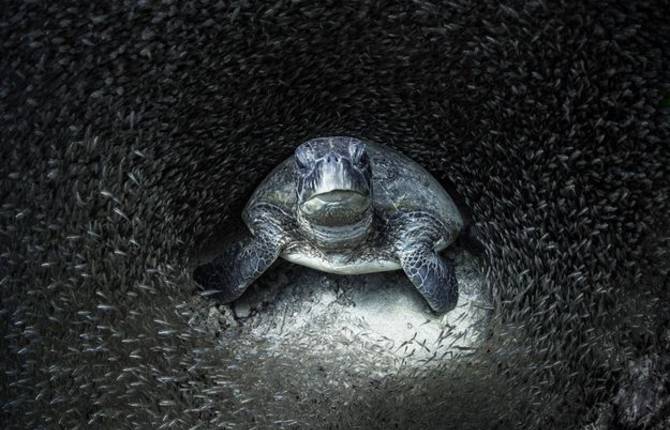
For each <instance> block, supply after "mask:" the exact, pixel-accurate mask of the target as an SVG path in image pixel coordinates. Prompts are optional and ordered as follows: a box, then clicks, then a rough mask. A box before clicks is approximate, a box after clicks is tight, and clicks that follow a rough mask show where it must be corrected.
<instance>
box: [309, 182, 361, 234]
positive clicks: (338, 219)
mask: <svg viewBox="0 0 670 430" xmlns="http://www.w3.org/2000/svg"><path fill="white" fill-rule="evenodd" d="M369 207H370V198H369V197H368V196H366V195H364V194H361V193H359V192H356V191H351V190H333V191H328V192H325V193H320V194H317V195H315V196H313V197H312V198H310V199H309V200H307V201H306V202H305V203H303V204H302V207H301V210H302V214H303V216H304V217H305V218H306V219H308V220H310V221H312V222H315V223H316V224H319V225H331V226H337V225H348V224H352V223H354V222H356V221H358V220H360V218H361V216H362V215H363V214H364V213H365V211H366V210H367V209H368V208H369Z"/></svg>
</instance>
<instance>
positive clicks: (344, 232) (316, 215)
mask: <svg viewBox="0 0 670 430" xmlns="http://www.w3.org/2000/svg"><path fill="white" fill-rule="evenodd" d="M351 194H356V193H351ZM362 197H364V196H362ZM364 198H365V199H366V200H367V205H366V206H364V207H363V206H360V205H359V206H358V207H353V208H352V207H348V208H347V209H346V210H344V209H342V208H339V207H337V205H335V207H334V208H329V207H328V205H326V207H324V208H323V209H321V210H320V211H318V212H316V211H314V209H315V207H316V206H317V205H318V203H314V204H312V205H308V203H310V201H311V200H314V199H310V201H308V202H306V203H305V204H303V205H302V206H301V207H300V208H298V210H297V219H298V225H299V226H300V228H301V229H302V230H303V231H304V232H305V233H306V236H307V237H310V238H312V240H313V241H314V242H315V243H317V244H318V245H320V246H322V247H324V248H329V249H337V248H342V247H347V248H350V247H352V246H356V245H358V244H360V243H362V242H364V241H365V239H366V238H367V237H368V235H369V233H370V231H371V230H372V219H373V209H372V205H371V203H370V201H369V198H368V197H364Z"/></svg>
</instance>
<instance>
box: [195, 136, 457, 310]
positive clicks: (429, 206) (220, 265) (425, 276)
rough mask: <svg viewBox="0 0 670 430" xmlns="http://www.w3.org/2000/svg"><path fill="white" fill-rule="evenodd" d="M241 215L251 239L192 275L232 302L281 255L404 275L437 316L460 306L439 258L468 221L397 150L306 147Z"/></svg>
mask: <svg viewBox="0 0 670 430" xmlns="http://www.w3.org/2000/svg"><path fill="white" fill-rule="evenodd" d="M242 218H243V220H244V222H245V224H246V226H247V227H248V229H249V232H246V237H244V238H243V239H241V240H240V241H236V242H235V243H233V244H231V245H230V246H229V247H228V249H227V250H226V251H224V252H223V254H221V255H219V256H218V257H216V258H215V259H214V260H212V261H211V262H208V263H206V264H203V265H201V266H199V267H197V268H196V270H195V272H194V279H195V280H196V281H197V282H198V283H199V284H201V285H202V286H203V287H204V288H205V289H207V290H208V292H210V293H215V294H218V295H219V296H220V297H221V298H222V299H223V301H224V302H230V301H233V300H235V299H237V298H238V297H239V296H240V295H242V293H243V292H244V291H245V289H246V288H247V287H248V286H249V285H250V284H251V283H252V282H253V281H254V280H255V279H256V278H258V277H259V276H260V275H261V274H262V273H263V272H264V271H265V270H266V269H267V268H268V267H269V266H270V265H271V264H272V263H273V262H274V261H275V260H276V259H277V257H280V256H281V257H283V258H284V259H286V260H288V261H291V262H293V263H297V264H301V265H304V266H307V267H311V268H314V269H317V270H321V271H325V272H331V273H339V274H359V273H370V272H379V271H385V270H397V269H400V268H402V269H403V270H404V271H405V273H406V274H407V276H408V277H409V279H410V280H411V282H412V283H413V284H414V286H416V288H417V289H418V290H419V292H420V293H421V295H422V296H423V297H424V298H425V300H426V302H427V303H428V305H430V307H431V309H432V310H433V311H434V312H436V313H443V312H447V311H449V310H451V309H453V307H454V306H455V305H456V301H457V299H458V283H457V281H456V276H455V272H454V266H453V265H452V264H451V263H450V262H449V261H447V260H445V259H444V258H442V257H441V256H440V255H439V251H441V250H443V249H444V248H446V247H447V246H449V245H450V244H451V243H452V242H453V241H454V240H455V239H456V237H457V236H458V234H459V233H460V231H461V230H462V228H463V218H462V216H461V214H460V213H459V211H458V209H457V207H456V205H455V204H454V202H453V200H452V199H451V197H450V196H449V194H448V193H447V192H446V191H445V190H444V188H443V187H442V186H441V185H440V184H439V182H438V181H437V180H436V179H435V178H433V176H431V175H430V173H428V172H427V171H426V170H425V169H424V168H422V167H421V166H419V165H418V164H417V163H416V162H414V161H412V160H411V159H410V158H408V157H406V156H405V155H403V154H401V153H400V152H397V151H395V150H393V149H391V148H388V147H385V146H382V145H379V144H375V143H372V142H367V141H363V140H361V139H358V138H354V137H348V136H333V137H319V138H315V139H311V140H308V141H306V142H305V143H303V144H302V145H300V146H299V147H298V148H297V149H296V150H295V153H294V155H293V156H291V157H289V158H288V159H286V160H285V161H284V162H282V163H281V164H279V165H278V166H277V167H276V168H275V169H274V170H273V171H272V173H270V175H268V176H267V177H266V178H265V179H264V180H263V182H262V183H261V184H260V185H259V186H258V188H257V189H256V190H255V192H254V193H253V195H252V196H251V198H250V200H249V202H248V203H247V205H246V207H245V208H244V210H243V213H242ZM249 233H250V234H249Z"/></svg>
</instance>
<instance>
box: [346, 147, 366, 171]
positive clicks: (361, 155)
mask: <svg viewBox="0 0 670 430" xmlns="http://www.w3.org/2000/svg"><path fill="white" fill-rule="evenodd" d="M349 153H350V154H351V159H352V160H353V162H354V163H355V164H356V165H357V166H358V167H365V166H367V164H368V163H369V162H370V159H369V158H368V151H366V150H365V145H364V144H362V143H358V142H355V143H351V144H350V145H349Z"/></svg>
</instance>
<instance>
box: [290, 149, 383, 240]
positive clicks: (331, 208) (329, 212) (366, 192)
mask: <svg viewBox="0 0 670 430" xmlns="http://www.w3.org/2000/svg"><path fill="white" fill-rule="evenodd" d="M295 164H296V170H297V173H298V174H297V184H296V185H297V187H296V188H297V193H298V212H299V213H298V215H299V216H300V217H301V218H302V219H303V220H304V221H306V222H307V223H309V224H311V225H316V226H324V227H343V226H352V225H356V224H359V223H361V222H362V221H363V220H365V219H367V218H369V217H370V214H371V210H370V209H371V206H372V170H371V167H370V159H369V157H368V153H367V150H366V147H365V144H364V143H363V142H362V141H360V140H358V139H356V138H353V137H325V138H317V139H312V140H309V141H307V142H305V143H303V144H302V145H300V146H299V147H298V148H297V149H296V150H295Z"/></svg>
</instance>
